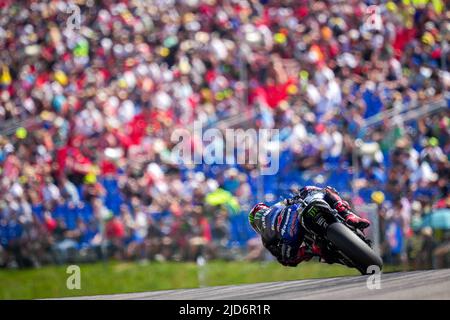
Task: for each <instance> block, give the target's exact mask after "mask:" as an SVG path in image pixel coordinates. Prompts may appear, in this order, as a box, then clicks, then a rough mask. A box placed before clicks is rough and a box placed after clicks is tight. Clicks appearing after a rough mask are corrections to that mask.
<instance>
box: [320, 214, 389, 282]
mask: <svg viewBox="0 0 450 320" xmlns="http://www.w3.org/2000/svg"><path fill="white" fill-rule="evenodd" d="M327 238H328V240H329V241H331V242H332V243H333V244H334V245H335V246H336V247H337V248H338V249H339V250H340V251H341V252H342V254H343V255H345V257H347V258H348V259H349V260H351V261H352V263H353V264H354V267H355V268H356V269H358V270H359V272H361V274H371V273H372V272H370V271H371V270H370V269H369V267H371V266H375V267H378V268H379V270H381V269H382V268H383V261H382V260H381V258H380V257H379V256H378V255H377V254H376V253H375V252H374V251H373V250H372V248H370V247H369V246H368V245H367V244H366V243H365V242H364V241H363V240H362V239H361V238H359V237H358V236H357V235H356V234H355V233H353V231H351V230H350V229H349V228H347V227H346V226H345V225H344V224H342V223H333V224H331V225H330V226H329V227H328V229H327Z"/></svg>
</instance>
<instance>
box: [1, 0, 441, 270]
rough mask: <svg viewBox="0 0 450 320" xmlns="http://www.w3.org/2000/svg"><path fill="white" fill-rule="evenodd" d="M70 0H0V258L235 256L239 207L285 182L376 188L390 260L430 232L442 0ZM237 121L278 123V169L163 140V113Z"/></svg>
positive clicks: (437, 170) (173, 125)
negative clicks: (263, 171)
mask: <svg viewBox="0 0 450 320" xmlns="http://www.w3.org/2000/svg"><path fill="white" fill-rule="evenodd" d="M74 5H76V7H75V9H74V7H73V6H70V5H69V4H68V3H66V1H59V0H54V1H51V0H47V1H21V2H16V1H8V0H4V1H0V12H1V14H0V48H1V50H0V130H1V135H0V192H1V196H0V242H1V247H0V265H2V266H6V267H15V266H19V267H23V266H39V265H42V264H46V263H54V262H57V263H62V262H66V261H68V260H74V259H81V258H85V259H86V260H98V259H107V258H109V257H115V258H117V259H156V260H194V259H196V258H197V257H198V256H199V255H205V256H207V257H209V258H225V259H232V258H235V257H237V256H240V255H239V254H237V252H238V251H233V250H235V249H236V248H244V251H243V253H242V256H243V257H244V256H245V253H246V251H245V247H246V246H247V245H249V246H250V247H251V248H253V247H254V242H252V240H250V242H249V243H247V240H248V239H249V238H251V237H252V236H253V235H254V234H253V233H252V232H251V231H250V229H249V227H248V225H247V223H246V222H245V221H246V220H245V211H246V210H248V208H249V207H250V206H251V205H252V204H253V203H255V202H256V201H261V200H266V201H268V202H271V201H277V200H278V199H279V197H280V196H283V195H287V192H288V190H290V188H292V187H293V186H295V185H297V186H301V185H304V184H318V185H326V184H329V185H333V186H335V187H336V188H337V189H338V190H339V191H341V192H343V193H344V196H347V197H348V198H349V200H353V203H356V204H357V203H375V204H376V205H377V208H378V209H377V210H378V211H377V214H378V216H379V219H380V222H381V223H380V227H379V228H380V233H381V235H382V237H381V238H382V239H381V241H382V250H383V254H384V256H385V258H386V259H388V260H389V261H392V262H396V261H403V262H404V261H407V260H408V259H414V257H412V256H411V255H410V254H409V252H412V251H414V250H409V249H408V248H412V247H413V245H412V244H411V243H412V239H415V238H414V237H418V238H419V240H418V241H416V242H414V243H416V247H417V246H419V247H420V246H424V244H423V243H426V241H425V240H426V239H428V238H427V236H429V235H430V233H431V234H432V235H433V232H434V230H431V231H430V230H429V229H423V228H419V229H418V230H416V229H414V228H412V226H413V222H414V221H415V219H421V217H422V216H424V215H426V214H428V213H430V212H431V211H432V210H434V209H436V208H441V209H445V208H449V207H450V197H449V194H448V187H449V166H450V165H449V158H448V155H449V154H450V140H449V133H450V118H449V112H448V96H446V93H447V90H448V86H449V85H450V74H449V72H448V68H447V66H448V65H449V63H450V61H449V60H450V59H449V57H450V55H449V52H448V50H447V49H446V47H445V45H444V43H446V41H448V40H450V32H449V31H450V23H449V21H450V12H449V11H448V10H446V7H445V3H444V1H442V0H433V1H429V0H402V1H356V0H350V1H333V0H329V1H308V0H292V1H289V0H274V1H268V0H239V1H237V0H178V1H176V0H160V1H158V0H155V1H133V0H129V1H127V0H123V1H107V0H104V1H92V0H80V1H74ZM372 5H376V6H375V7H374V6H372ZM76 8H79V9H80V11H79V18H80V19H79V20H78V18H77V15H76V13H77V12H78V11H77V10H76ZM439 103H443V104H444V105H443V108H441V109H439V110H437V111H436V112H435V113H434V114H432V115H429V114H422V115H420V114H419V116H418V117H415V118H413V119H409V120H408V121H401V119H400V120H399V118H398V117H394V119H390V120H386V121H381V122H380V124H379V125H377V126H374V127H373V128H371V129H364V128H365V127H364V126H365V123H366V121H367V119H371V117H372V116H375V115H377V114H379V113H380V112H383V113H392V112H393V113H402V112H407V111H408V110H412V109H415V108H417V109H421V107H422V106H425V105H433V104H439ZM236 118H237V119H238V120H240V121H241V123H240V124H239V125H240V126H242V127H243V128H274V129H279V133H280V134H279V138H280V141H281V143H280V145H279V146H278V148H279V149H278V150H277V151H278V152H279V154H280V170H279V172H278V174H277V175H275V176H261V175H260V174H259V165H258V164H247V165H224V164H221V165H219V164H218V165H206V164H199V165H192V164H186V163H180V161H179V160H180V159H178V158H177V155H176V154H174V153H173V152H171V151H172V150H173V147H174V146H175V145H176V142H174V141H173V140H172V139H171V135H172V133H173V132H174V130H175V129H186V128H191V126H192V124H193V122H194V121H200V122H201V123H202V124H203V126H205V127H218V128H225V127H226V123H227V120H228V119H236ZM224 123H225V124H224ZM219 124H220V126H219ZM222 125H224V127H221V126H222ZM188 142H189V144H190V145H191V147H192V150H193V152H194V153H195V152H198V150H200V148H199V146H200V145H201V144H205V142H204V141H203V140H202V137H199V136H196V135H195V134H193V135H192V136H191V138H190V141H188ZM212 143H220V142H219V141H213V142H212ZM252 147H254V144H252V143H250V144H249V145H245V146H236V148H235V150H232V151H233V154H234V153H235V152H238V153H248V152H249V148H252ZM355 155H356V157H355ZM356 167H357V168H359V170H358V171H357V172H356V170H355V168H356ZM355 172H356V174H357V176H354V174H355ZM355 190H357V191H358V192H357V193H355V192H354V191H355ZM352 195H353V196H354V198H353V199H350V198H351V197H352ZM242 217H244V218H242ZM241 218H242V219H241ZM395 230H399V231H398V232H397V233H398V236H396V234H397V233H396V231H395ZM392 234H394V236H392ZM444 238H445V237H444ZM433 239H434V238H433ZM410 240H411V241H410ZM433 241H434V240H433ZM442 241H444V240H443V239H441V243H443V242H442ZM399 242H400V243H401V245H399V244H398V243H399ZM417 243H418V244H417ZM437 245H438V244H436V246H437ZM397 247H399V249H398V248H397ZM419 249H420V250H422V247H420V248H419ZM236 250H237V249H236ZM420 250H419V251H420ZM414 252H417V250H416V251H414ZM257 256H258V255H257V254H254V252H250V254H249V256H248V257H247V258H252V259H253V258H256V257H257ZM427 261H428V260H427Z"/></svg>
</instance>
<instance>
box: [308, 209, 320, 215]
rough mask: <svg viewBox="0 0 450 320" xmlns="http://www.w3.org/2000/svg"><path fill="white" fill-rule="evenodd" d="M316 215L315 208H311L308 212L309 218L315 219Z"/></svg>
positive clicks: (316, 210)
mask: <svg viewBox="0 0 450 320" xmlns="http://www.w3.org/2000/svg"><path fill="white" fill-rule="evenodd" d="M317 213H319V211H318V209H317V207H312V208H311V209H309V210H308V214H309V215H310V216H311V217H315V216H316V215H317Z"/></svg>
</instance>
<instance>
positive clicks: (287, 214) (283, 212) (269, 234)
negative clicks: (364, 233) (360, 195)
mask: <svg viewBox="0 0 450 320" xmlns="http://www.w3.org/2000/svg"><path fill="white" fill-rule="evenodd" d="M298 194H299V196H300V198H301V199H303V200H306V201H308V199H311V198H314V197H320V198H321V199H323V200H325V201H326V202H327V203H328V204H329V205H330V207H331V208H333V209H336V211H337V212H338V213H339V214H340V215H341V216H342V217H343V218H344V219H345V221H346V223H348V224H349V225H352V226H354V227H356V228H359V229H364V228H367V227H368V226H369V224H370V223H369V221H368V220H366V219H363V218H361V217H358V216H357V215H356V214H354V213H353V212H352V210H351V208H350V206H349V204H348V203H347V202H346V201H344V200H342V198H341V197H340V196H339V194H338V192H337V191H336V190H335V189H334V188H332V187H326V188H318V187H315V186H306V187H303V188H302V189H300V190H299V193H298ZM303 208H304V207H303V205H302V204H300V203H298V202H293V203H291V202H290V201H289V200H288V199H286V200H284V201H281V202H278V203H276V204H275V205H273V206H271V207H269V206H267V205H265V204H263V203H258V204H257V205H255V206H254V207H253V208H252V210H251V211H250V213H249V221H250V224H251V225H252V227H253V229H254V230H255V231H256V232H257V233H258V234H260V236H261V239H262V242H263V245H264V246H265V247H266V248H267V249H268V250H269V251H270V253H272V255H274V256H275V257H276V258H277V260H278V262H280V263H281V264H282V265H285V266H292V267H294V266H297V265H298V264H299V263H300V262H302V261H305V260H306V261H307V260H310V259H311V258H312V257H313V256H319V257H322V258H326V257H324V255H323V254H322V252H321V250H320V248H319V247H318V246H316V245H313V246H312V248H309V247H308V246H306V245H304V244H303V240H304V235H305V230H304V229H303V227H302V225H301V224H300V219H299V214H301V212H302V210H303ZM325 260H326V259H325Z"/></svg>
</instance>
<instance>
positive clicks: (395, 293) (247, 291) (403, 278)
mask: <svg viewBox="0 0 450 320" xmlns="http://www.w3.org/2000/svg"><path fill="white" fill-rule="evenodd" d="M380 279H381V281H380V283H381V288H380V289H372V290H370V289H368V287H367V282H368V280H370V279H369V276H354V277H339V278H327V279H309V280H299V281H284V282H269V283H258V284H248V285H233V286H220V287H209V288H199V289H184V290H167V291H152V292H140V293H128V294H115V295H99V296H90V297H76V298H74V299H101V300H103V299H117V300H123V299H143V300H147V299H163V300H178V299H181V300H196V299H205V300H209V299H212V300H218V299H233V300H246V299H247V300H252V299H268V300H275V299H283V300H293V299H389V300H392V299H450V269H444V270H429V271H414V272H399V273H387V274H382V275H381V278H380ZM371 283H373V282H371Z"/></svg>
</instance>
